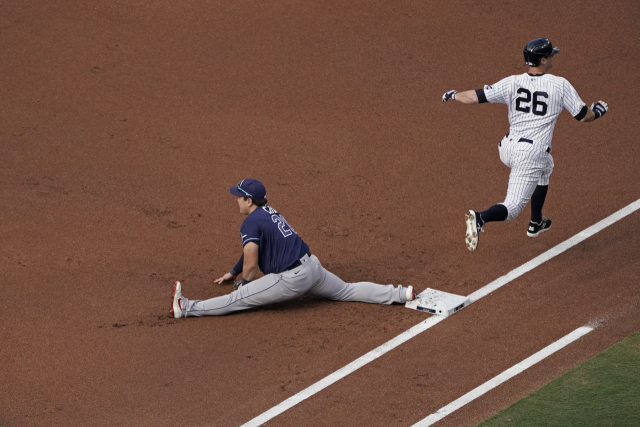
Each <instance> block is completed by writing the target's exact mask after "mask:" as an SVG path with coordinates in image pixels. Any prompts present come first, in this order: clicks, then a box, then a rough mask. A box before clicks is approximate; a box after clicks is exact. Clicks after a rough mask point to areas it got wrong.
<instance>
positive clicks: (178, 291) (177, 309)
mask: <svg viewBox="0 0 640 427" xmlns="http://www.w3.org/2000/svg"><path fill="white" fill-rule="evenodd" d="M171 298H173V305H172V307H171V315H172V316H173V317H175V318H176V319H177V318H179V317H182V285H180V282H176V283H174V284H173V293H172V294H171Z"/></svg>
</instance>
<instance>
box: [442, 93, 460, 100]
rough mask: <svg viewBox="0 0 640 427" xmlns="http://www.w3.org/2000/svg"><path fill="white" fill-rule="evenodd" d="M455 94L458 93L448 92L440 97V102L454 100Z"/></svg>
mask: <svg viewBox="0 0 640 427" xmlns="http://www.w3.org/2000/svg"><path fill="white" fill-rule="evenodd" d="M456 93H458V91H457V90H450V91H449V92H446V93H445V94H444V95H442V102H447V101H449V100H451V99H453V100H455V99H456Z"/></svg>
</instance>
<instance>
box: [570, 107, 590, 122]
mask: <svg viewBox="0 0 640 427" xmlns="http://www.w3.org/2000/svg"><path fill="white" fill-rule="evenodd" d="M586 115H587V106H586V105H585V106H584V107H582V110H580V112H579V113H578V114H576V115H575V116H573V117H574V118H575V119H576V120H577V121H580V120H582V119H584V116H586Z"/></svg>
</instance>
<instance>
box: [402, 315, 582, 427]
mask: <svg viewBox="0 0 640 427" xmlns="http://www.w3.org/2000/svg"><path fill="white" fill-rule="evenodd" d="M591 331H593V328H591V327H589V326H582V327H580V328H578V329H576V330H575V331H573V332H571V333H570V334H569V335H565V336H564V337H563V338H560V339H559V340H558V341H556V342H554V343H553V344H551V345H549V346H547V347H545V348H543V349H542V350H540V351H539V352H537V353H536V354H534V355H533V356H529V357H528V358H526V359H524V360H523V361H522V362H520V363H518V364H517V365H515V366H512V367H511V368H509V369H507V370H506V371H504V372H503V373H501V374H500V375H498V376H496V377H493V378H492V379H490V380H489V381H487V382H486V383H484V384H482V385H481V386H478V387H476V388H474V389H473V390H471V391H470V392H469V393H467V394H465V395H464V396H462V397H460V398H459V399H456V400H454V401H453V402H451V403H449V404H448V405H447V406H444V407H442V408H440V409H438V411H437V412H435V413H433V414H431V415H429V416H428V417H427V418H425V419H423V420H422V421H419V422H417V423H415V424H414V425H413V426H412V427H427V426H430V425H432V424H434V423H436V422H438V421H440V420H441V419H443V418H444V417H446V416H447V415H449V414H450V413H452V412H453V411H455V410H457V409H460V408H462V407H463V406H464V405H466V404H467V403H469V402H471V401H473V400H474V399H476V398H478V397H480V396H482V395H483V394H485V393H486V392H488V391H489V390H491V389H493V388H495V387H497V386H499V385H500V384H502V383H503V382H505V381H507V380H509V379H511V378H513V377H515V376H516V375H518V374H519V373H521V372H522V371H524V370H525V369H528V368H530V367H532V366H533V365H535V364H536V363H538V362H540V361H541V360H543V359H545V358H546V357H549V356H550V355H552V354H553V353H555V352H556V351H558V350H560V349H562V348H563V347H565V346H567V345H569V344H571V343H572V342H574V341H575V340H577V339H578V338H580V337H582V336H583V335H586V334H588V333H589V332H591Z"/></svg>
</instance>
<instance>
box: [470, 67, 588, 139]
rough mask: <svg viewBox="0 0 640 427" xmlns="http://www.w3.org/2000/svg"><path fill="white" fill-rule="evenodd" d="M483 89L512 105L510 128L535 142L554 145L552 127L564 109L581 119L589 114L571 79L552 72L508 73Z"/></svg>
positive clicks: (494, 99) (492, 98)
mask: <svg viewBox="0 0 640 427" xmlns="http://www.w3.org/2000/svg"><path fill="white" fill-rule="evenodd" d="M483 92H484V96H485V98H486V101H488V102H493V103H501V104H506V105H507V106H508V107H509V125H510V129H509V132H510V133H511V134H514V135H518V136H520V137H523V138H527V139H530V140H532V141H533V142H534V144H535V145H539V144H540V145H542V146H548V147H551V137H552V136H553V128H554V127H555V125H556V121H557V120H558V115H559V114H560V113H561V112H562V110H563V109H566V110H567V111H568V112H569V113H571V115H572V116H574V117H576V118H577V119H578V120H580V119H581V118H582V117H584V115H585V114H586V108H587V107H586V104H585V103H584V102H582V99H580V96H579V95H578V92H576V90H575V89H574V88H573V86H571V83H569V82H568V81H567V80H566V79H565V78H562V77H557V76H554V75H552V74H542V75H537V76H534V75H531V74H528V73H524V74H519V75H514V76H509V77H506V78H504V79H502V80H500V81H499V82H498V83H496V84H494V85H486V86H484V88H483ZM480 95H481V94H480ZM479 98H480V102H483V101H485V100H483V99H481V98H482V96H479Z"/></svg>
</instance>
